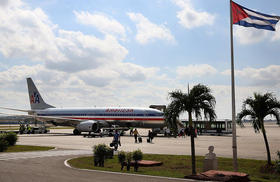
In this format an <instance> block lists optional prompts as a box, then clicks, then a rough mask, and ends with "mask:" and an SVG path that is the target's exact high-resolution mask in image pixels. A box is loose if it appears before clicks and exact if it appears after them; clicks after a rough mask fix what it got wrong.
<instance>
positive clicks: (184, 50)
mask: <svg viewBox="0 0 280 182" xmlns="http://www.w3.org/2000/svg"><path fill="white" fill-rule="evenodd" d="M235 2H236V3H238V4H241V5H242V6H244V7H247V8H249V9H252V10H255V11H258V12H262V13H266V14H271V15H280V2H279V0H270V1H269V3H266V2H267V1H264V0H246V1H245V0H236V1H235ZM279 26H280V23H279V24H278V25H277V30H276V31H275V32H273V31H267V30H259V29H254V28H245V27H241V26H237V25H234V27H233V34H234V56H235V86H236V89H235V92H236V112H237V113H238V112H240V110H241V106H242V101H244V99H246V98H247V97H251V96H253V93H254V92H258V93H262V94H263V93H266V92H272V93H273V94H274V96H276V97H277V98H278V99H280V93H279V90H280V82H279V81H280V65H279V48H280V27H279ZM0 42H1V44H0V106H2V107H12V108H18V109H29V108H30V105H29V98H28V94H27V86H26V78H27V77H31V78H32V79H33V81H34V82H35V84H36V86H37V87H38V89H39V91H40V93H41V95H42V96H43V98H44V100H45V101H46V102H47V103H48V104H51V105H54V106H56V107H59V108H61V107H106V106H117V107H119V106H120V107H126V106H129V107H131V106H134V107H148V106H149V105H152V104H165V105H167V104H168V103H170V98H169V97H168V93H169V92H171V91H175V90H181V91H183V92H187V88H188V84H189V85H190V88H191V87H192V86H194V85H196V84H199V83H200V84H204V85H207V86H208V87H209V88H210V89H211V91H212V93H213V95H214V96H215V98H216V107H215V111H216V114H217V117H218V119H230V118H231V77H230V18H229V0H224V1H222V0H211V1H208V0H154V1H150V0H133V1H131V0H118V1H116V0H91V1H89V0H82V1H73V0H72V1H71V0H48V1H38V0H0ZM1 112H2V111H1ZM6 112H7V111H6Z"/></svg>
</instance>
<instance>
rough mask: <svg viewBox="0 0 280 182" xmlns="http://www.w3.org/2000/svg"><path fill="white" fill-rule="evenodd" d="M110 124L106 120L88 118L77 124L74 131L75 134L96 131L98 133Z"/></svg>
mask: <svg viewBox="0 0 280 182" xmlns="http://www.w3.org/2000/svg"><path fill="white" fill-rule="evenodd" d="M106 126H108V123H106V122H104V121H95V120H87V121H83V122H81V123H80V124H78V125H77V126H76V128H75V129H74V131H73V133H74V134H75V135H77V134H80V133H81V132H94V133H97V132H98V131H99V130H100V128H102V127H106Z"/></svg>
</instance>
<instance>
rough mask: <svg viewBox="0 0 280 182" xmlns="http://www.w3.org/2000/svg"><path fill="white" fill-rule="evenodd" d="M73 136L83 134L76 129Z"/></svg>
mask: <svg viewBox="0 0 280 182" xmlns="http://www.w3.org/2000/svg"><path fill="white" fill-rule="evenodd" d="M73 134H74V135H80V134H81V132H80V131H79V130H78V129H77V128H75V129H74V130H73Z"/></svg>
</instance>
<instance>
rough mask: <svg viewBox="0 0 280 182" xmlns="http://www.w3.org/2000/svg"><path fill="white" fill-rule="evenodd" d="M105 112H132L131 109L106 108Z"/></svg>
mask: <svg viewBox="0 0 280 182" xmlns="http://www.w3.org/2000/svg"><path fill="white" fill-rule="evenodd" d="M105 112H133V109H106V111H105Z"/></svg>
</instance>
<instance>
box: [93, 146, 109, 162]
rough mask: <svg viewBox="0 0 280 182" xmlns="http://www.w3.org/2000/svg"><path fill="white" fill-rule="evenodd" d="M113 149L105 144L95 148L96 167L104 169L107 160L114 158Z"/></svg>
mask: <svg viewBox="0 0 280 182" xmlns="http://www.w3.org/2000/svg"><path fill="white" fill-rule="evenodd" d="M111 151H112V149H111V148H110V147H108V146H107V145H105V144H99V145H94V146H93V153H94V154H93V156H94V165H95V166H97V165H98V166H99V167H104V161H105V159H108V158H110V157H112V152H111Z"/></svg>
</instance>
